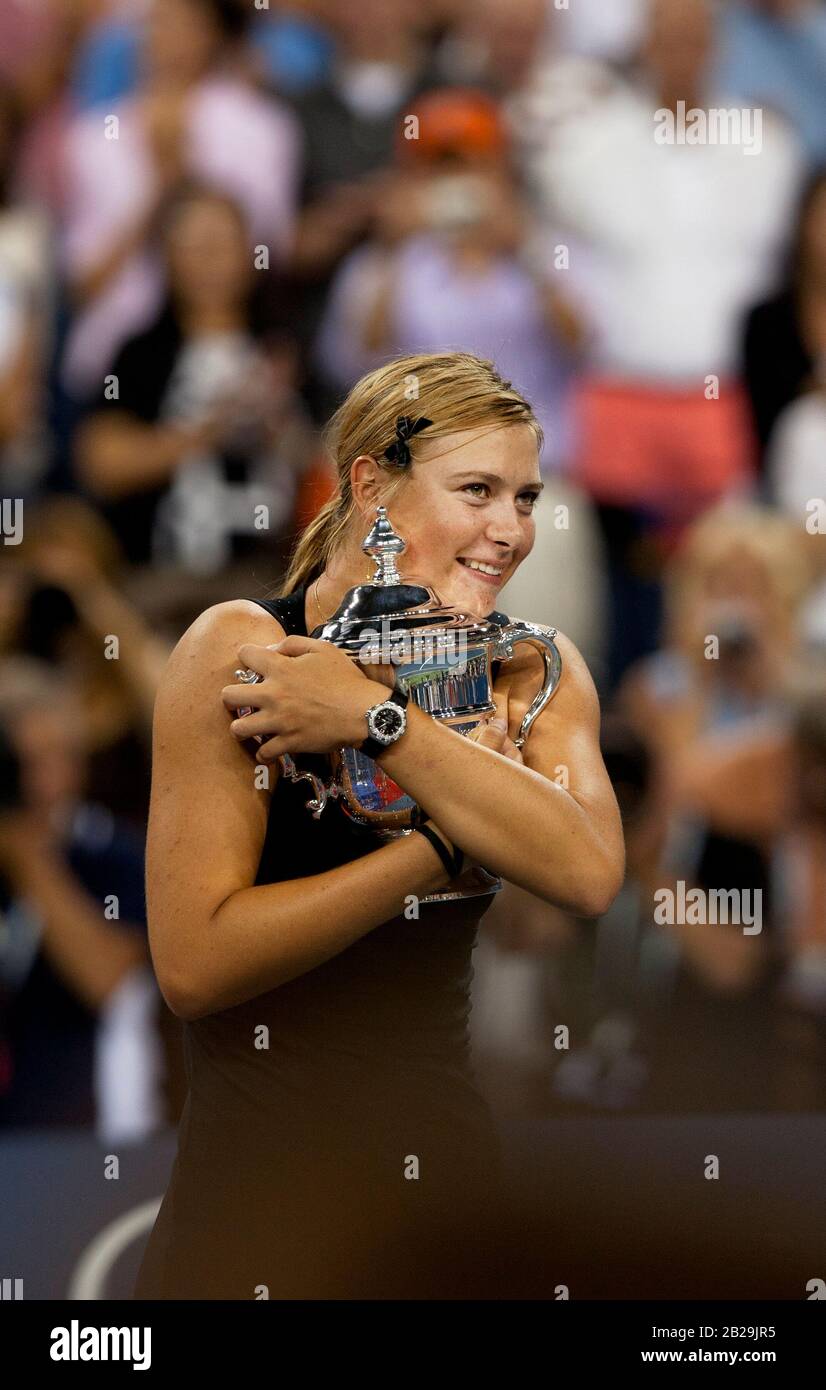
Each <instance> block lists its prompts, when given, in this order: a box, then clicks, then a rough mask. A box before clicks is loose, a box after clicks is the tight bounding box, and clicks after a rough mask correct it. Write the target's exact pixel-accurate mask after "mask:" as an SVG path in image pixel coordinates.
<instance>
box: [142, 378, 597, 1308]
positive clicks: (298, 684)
mask: <svg viewBox="0 0 826 1390" xmlns="http://www.w3.org/2000/svg"><path fill="white" fill-rule="evenodd" d="M414 388H415V389H416V390H417V391H418V396H417V399H416V404H415V410H416V416H417V429H416V432H415V438H412V439H411V440H410V441H409V442H408V441H405V440H404V439H403V437H401V436H400V435H399V430H398V424H397V422H398V420H399V417H400V416H401V415H403V414H408V413H409V410H410V394H411V391H412V390H413V389H414ZM425 420H426V421H427V422H428V423H427V424H426V425H425V424H424V423H423V422H424V421H425ZM328 439H329V444H330V448H331V452H332V454H333V456H334V458H335V460H336V463H337V468H338V477H339V484H338V490H337V492H336V495H335V496H334V497H332V498H331V499H330V501H329V502H328V503H327V504H326V505H325V507H323V508H322V510H321V512H320V513H319V514H318V516H317V517H316V519H315V520H314V521H313V523H312V524H311V525H310V526H309V527H308V528H307V530H306V532H305V533H304V535H303V536H302V538H301V540H300V543H299V545H298V547H297V549H296V552H295V555H294V557H293V560H292V563H291V565H290V568H289V571H288V573H287V576H286V580H285V582H284V585H283V590H282V596H281V598H279V599H276V600H274V601H269V602H266V601H262V602H257V603H256V602H252V601H249V600H246V599H238V600H234V601H231V602H228V603H221V604H216V605H214V606H213V607H212V608H209V609H207V610H206V611H205V612H204V613H202V614H201V616H200V617H199V618H198V619H197V620H196V622H195V623H194V624H193V625H192V626H191V627H190V628H189V629H188V631H187V632H186V633H185V634H184V636H183V637H182V639H181V641H180V642H179V644H178V646H177V647H176V649H175V651H174V652H173V654H172V657H171V659H170V663H169V667H168V669H167V672H166V674H165V676H164V678H163V681H162V683H161V687H160V690H159V693H158V700H157V706H156V715H155V734H154V776H153V792H152V805H151V811H150V822H149V837H148V862H147V875H148V876H147V885H148V892H147V900H148V912H149V926H150V941H151V949H152V953H153V959H154V964H155V968H156V972H157V975H158V981H159V984H160V988H161V990H162V991H163V994H164V997H165V998H166V1000H167V1002H168V1003H169V1005H170V1007H171V1008H172V1010H173V1012H175V1013H176V1014H177V1015H178V1016H179V1017H181V1018H182V1019H184V1020H185V1030H184V1031H185V1046H186V1056H187V1068H188V1076H189V1083H190V1092H189V1096H188V1099H187V1102H186V1106H185V1111H184V1116H183V1122H182V1127H181V1135H180V1144H179V1152H178V1157H177V1160H176V1164H175V1170H174V1173H173V1177H172V1182H171V1185H170V1189H169V1191H168V1192H167V1195H166V1198H165V1200H164V1203H163V1206H162V1208H161V1212H160V1215H159V1218H158V1222H157V1224H156V1226H155V1228H154V1231H153V1233H152V1236H151V1238H150V1242H149V1248H148V1250H147V1253H146V1255H145V1258H144V1262H143V1266H142V1269H141V1273H140V1276H139V1280H138V1286H137V1296H138V1297H142V1298H151V1297H171V1298H174V1297H183V1298H186V1297H189V1298H193V1297H194V1298H199V1297H219V1298H220V1297H230V1298H254V1297H261V1296H262V1286H265V1287H266V1291H267V1292H266V1294H263V1296H267V1295H268V1296H269V1297H288V1298H290V1297H303V1296H306V1297H334V1296H338V1297H354V1296H368V1297H369V1296H374V1297H376V1296H379V1297H384V1296H388V1295H390V1296H393V1295H395V1296H397V1297H398V1296H402V1297H403V1296H405V1295H406V1294H412V1296H416V1294H417V1293H420V1292H421V1290H422V1289H423V1288H425V1289H430V1288H431V1287H432V1285H431V1284H430V1283H429V1282H428V1280H429V1278H430V1276H429V1274H428V1262H429V1261H430V1262H432V1261H435V1260H439V1261H443V1260H444V1258H445V1256H446V1254H447V1253H448V1251H447V1250H446V1249H445V1248H444V1244H443V1243H444V1240H445V1239H446V1233H447V1231H448V1230H449V1229H455V1228H454V1227H453V1222H454V1221H455V1220H456V1219H459V1220H460V1222H461V1220H462V1218H464V1219H465V1221H466V1220H467V1218H468V1216H469V1214H471V1215H472V1214H473V1213H474V1212H478V1211H479V1209H480V1204H481V1203H482V1202H486V1203H487V1204H488V1206H487V1209H486V1214H487V1215H488V1216H490V1215H491V1214H492V1213H494V1212H495V1211H496V1210H497V1205H496V1204H500V1203H501V1200H502V1188H501V1180H500V1178H499V1176H498V1174H499V1155H498V1152H497V1141H496V1136H495V1131H494V1128H493V1125H492V1121H491V1117H490V1114H489V1112H488V1110H487V1107H486V1106H485V1104H484V1103H483V1101H482V1099H481V1097H480V1096H479V1095H478V1094H477V1092H476V1090H475V1087H474V1078H473V1072H472V1069H471V1065H470V1061H469V1057H468V1044H467V1016H468V1012H469V1003H468V992H467V991H468V985H469V981H470V978H471V974H472V972H471V968H470V961H471V952H472V950H473V946H474V943H475V937H476V928H477V924H478V921H479V919H480V918H481V916H482V914H483V912H484V910H485V908H486V906H487V904H488V901H489V900H487V899H485V898H472V899H464V900H456V899H454V900H451V901H448V902H446V903H445V902H443V903H438V904H432V903H431V904H421V905H419V907H418V912H417V913H416V912H415V911H411V903H413V908H414V909H415V907H416V902H414V901H413V899H415V900H416V901H417V900H418V898H419V897H424V896H426V895H427V894H430V893H433V892H435V891H437V890H439V889H442V888H444V887H445V886H446V885H447V884H448V883H449V882H450V879H451V877H452V876H453V871H452V870H451V871H448V869H447V868H446V866H445V863H444V862H443V855H442V852H441V851H440V850H439V849H437V847H436V846H434V844H433V842H432V841H431V840H429V839H428V838H427V837H426V836H425V835H423V834H418V833H414V834H411V835H408V836H404V837H402V838H400V839H397V840H395V841H393V842H391V843H389V844H387V843H382V844H380V843H379V842H378V840H377V839H376V838H375V837H374V835H373V834H372V833H360V832H359V830H358V829H357V828H356V827H355V826H354V824H353V823H352V821H349V820H348V819H347V817H346V815H344V813H343V812H342V811H341V808H340V804H339V803H338V802H337V801H336V802H334V803H333V804H332V805H331V806H330V807H328V809H327V810H326V811H325V813H324V815H323V816H321V817H320V819H319V820H318V821H314V820H313V819H312V818H311V817H310V816H309V815H308V813H307V810H306V806H305V800H306V794H307V787H306V784H305V783H294V782H290V783H287V782H285V780H284V779H283V777H282V778H279V779H278V780H276V778H275V775H274V774H275V768H274V767H272V768H271V769H270V776H269V779H268V780H269V783H270V785H269V787H268V788H267V787H263V786H262V785H261V783H262V777H261V772H262V768H261V767H260V766H259V767H257V768H254V767H253V765H252V760H251V756H250V753H249V752H248V751H247V750H248V749H249V747H250V746H251V747H252V748H255V744H254V743H253V744H251V745H250V742H249V740H250V739H251V737H252V736H253V735H256V734H263V735H270V736H271V737H267V738H266V740H265V741H264V742H262V743H261V745H260V747H259V748H258V750H257V752H256V760H257V761H258V762H259V763H261V762H263V763H264V764H265V765H268V764H271V763H272V762H273V759H275V758H276V757H277V756H278V755H279V754H281V753H284V752H288V751H289V752H290V753H291V754H293V755H296V756H299V755H300V760H303V759H304V758H306V756H307V755H314V754H325V753H328V752H330V751H331V750H333V749H335V748H337V747H339V746H342V745H352V746H354V747H355V746H360V745H361V744H362V741H363V740H364V738H365V737H366V735H367V723H366V719H365V715H366V711H367V710H368V709H370V708H371V707H372V706H374V705H376V704H377V703H380V702H382V701H383V700H385V699H386V698H387V694H388V690H387V686H388V684H390V683H391V682H392V675H390V674H387V672H386V671H384V670H382V671H381V674H382V676H383V677H384V676H386V683H385V682H384V681H383V680H377V679H375V678H374V677H375V672H376V670H377V669H379V668H369V670H367V669H365V668H362V667H361V666H359V665H357V664H354V663H352V662H351V661H350V659H349V658H348V657H347V656H345V655H344V653H343V652H341V651H340V650H339V649H338V648H336V647H335V646H334V645H332V644H331V643H328V642H322V641H319V640H317V639H313V638H310V637H308V636H307V634H308V633H309V632H312V631H313V630H315V629H316V628H317V626H318V624H320V623H322V622H324V621H326V620H327V619H328V618H330V616H331V615H332V614H333V613H334V612H335V611H336V609H337V608H338V606H339V604H340V603H341V600H342V598H343V596H344V595H345V593H346V592H347V590H348V589H350V588H351V587H352V586H354V585H356V584H358V583H362V582H364V580H365V578H366V577H367V575H366V574H365V568H366V562H365V557H364V554H363V552H362V551H361V549H360V545H361V541H362V539H363V537H364V535H365V533H366V531H367V530H368V528H369V525H370V524H371V522H372V520H373V518H374V516H375V507H376V505H377V504H378V503H379V502H383V503H385V504H386V505H387V506H388V507H389V509H390V516H391V518H392V521H393V524H394V525H395V527H396V528H397V529H398V531H399V532H400V533H401V534H402V535H403V536H404V537H405V539H406V541H407V550H406V552H405V555H404V557H403V563H402V569H403V573H404V574H405V575H407V576H413V575H422V576H425V577H426V578H427V581H428V582H429V583H431V585H432V586H433V587H434V589H435V590H436V592H437V593H438V594H439V596H440V597H441V598H442V599H443V601H444V602H446V603H449V604H455V605H458V606H459V607H461V608H463V609H465V610H472V611H474V612H476V613H479V612H482V613H490V612H491V611H494V610H493V605H494V601H495V598H496V594H497V592H498V590H499V588H500V587H501V585H502V584H503V583H504V581H505V580H506V579H507V577H508V576H509V575H510V574H511V573H513V571H514V569H515V568H516V567H517V566H518V565H519V564H521V562H522V560H523V559H524V558H525V556H526V555H527V554H528V552H529V551H530V548H531V546H532V544H533V519H532V515H531V513H532V510H533V505H534V501H535V498H536V496H537V495H538V493H539V490H540V488H541V486H542V484H541V482H540V480H539V470H538V444H539V432H538V427H537V424H536V421H535V418H534V416H533V414H532V412H531V410H530V407H529V406H528V405H527V404H526V402H525V401H524V400H523V399H522V398H521V397H520V396H519V395H518V394H517V393H516V392H515V391H514V390H512V389H511V388H510V385H509V384H508V383H506V382H503V381H502V379H501V378H500V377H499V376H498V375H497V373H496V372H495V371H494V369H493V367H492V365H491V364H490V363H488V362H483V361H481V360H479V359H478V358H475V357H472V356H470V355H468V354H461V353H457V354H451V355H449V356H419V357H406V358H398V359H395V360H394V361H392V362H391V363H389V364H388V365H387V366H385V367H382V368H380V369H379V370H377V371H375V372H372V373H371V374H370V375H369V376H367V377H365V378H363V379H362V380H361V381H360V382H358V383H357V384H356V386H355V387H354V388H353V390H352V392H351V393H350V395H349V396H348V397H347V399H346V400H345V401H344V403H343V405H342V406H341V407H340V408H339V410H338V411H337V412H336V415H335V416H334V418H333V421H332V424H331V428H330V431H329V435H328ZM388 451H389V453H388ZM469 560H472V561H475V562H481V563H483V564H485V565H486V566H487V567H488V569H489V570H495V573H488V572H486V571H482V570H479V569H474V568H472V567H471V566H470V565H469V564H468V563H467V562H468V561H469ZM274 644H281V645H280V646H277V648H276V650H273V649H272V648H273V645H274ZM559 647H560V652H561V654H562V658H563V662H564V675H563V677H562V680H561V682H560V685H559V687H558V689H557V693H556V695H555V697H554V699H553V701H552V702H551V703H550V704H549V705H548V706H547V708H546V709H545V710H544V711H543V713H542V714H541V715H540V716H539V718H538V719H537V720H536V721H535V724H534V727H533V728H532V730H531V734H530V738H529V739H528V741H527V743H526V744H525V747H524V754H523V755H521V754H520V753H519V751H518V750H517V749H516V748H515V746H514V744H513V742H512V741H511V740H512V738H513V735H514V733H515V731H516V728H517V726H518V723H519V721H520V719H521V718H522V716H523V714H524V712H525V710H526V709H527V707H528V705H529V704H530V702H531V700H532V698H533V696H534V695H535V693H536V691H537V689H538V688H539V685H540V682H541V678H542V670H543V663H542V661H541V658H540V657H539V656H538V655H537V654H536V653H535V652H534V649H533V648H527V647H524V648H521V649H518V650H519V651H520V655H519V657H518V659H514V660H513V661H511V662H509V663H506V664H505V665H504V666H502V667H500V669H499V674H498V677H497V680H496V686H495V689H496V702H497V708H498V710H499V712H500V713H501V714H502V716H503V717H504V718H507V719H508V721H509V723H508V729H507V730H506V731H498V730H496V729H495V728H492V727H490V726H489V725H488V726H487V727H486V728H485V729H483V730H482V731H481V732H480V736H479V739H478V744H479V745H480V746H477V745H476V744H475V743H474V742H473V741H471V740H469V739H465V738H459V737H457V736H456V734H455V733H454V732H453V731H452V730H451V729H449V728H447V727H445V726H443V725H439V724H437V723H436V722H435V721H434V720H433V719H431V718H430V716H428V715H427V714H425V713H424V711H422V710H420V709H419V708H418V707H414V706H413V705H412V703H411V704H410V705H408V708H407V717H408V718H407V729H406V730H405V731H404V732H403V733H402V734H401V736H400V737H399V738H398V739H397V741H396V742H395V743H393V744H390V745H388V746H387V747H386V749H384V751H383V752H381V753H380V754H379V755H378V758H377V761H378V762H379V764H380V766H381V767H382V768H383V770H384V771H385V772H386V773H387V775H388V776H389V777H391V778H392V779H394V780H396V781H398V782H399V784H400V785H402V786H403V787H404V788H405V789H406V790H407V791H408V792H409V793H410V795H411V796H413V797H414V798H415V799H416V800H417V801H418V802H420V803H421V804H422V805H424V806H426V807H427V808H428V809H429V810H430V811H431V815H432V817H433V822H435V824H434V823H433V822H431V833H432V835H433V838H434V839H435V840H436V841H437V842H443V843H442V851H444V852H445V853H444V858H445V859H448V856H449V854H450V853H453V851H454V847H455V846H461V848H462V850H463V851H464V853H465V855H466V856H467V858H468V860H470V861H476V862H480V863H483V864H484V865H485V866H486V867H487V868H489V869H490V870H492V871H493V872H495V873H498V874H501V875H502V876H503V877H505V878H508V879H511V880H513V881H514V882H516V883H519V884H521V885H522V886H523V887H525V888H527V889H528V890H529V891H530V892H533V893H536V894H538V895H539V896H541V897H542V898H544V899H546V900H547V901H553V902H556V903H560V904H563V905H564V906H566V907H568V908H569V909H570V910H571V911H573V912H575V913H579V914H584V915H587V916H592V915H595V914H598V913H600V912H602V911H604V910H605V908H606V907H607V905H608V904H609V903H610V901H611V900H612V898H613V897H614V895H615V893H616V892H617V890H618V888H619V884H620V882H621V879H622V873H623V846H622V835H621V829H620V823H619V815H618V811H617V805H616V801H615V798H614V794H613V791H612V789H611V786H610V783H609V780H608V776H607V774H606V771H605V768H604V765H603V762H602V758H601V756H600V752H599V746H598V730H599V708H598V701H597V698H596V693H595V691H594V687H593V684H592V681H591V678H590V676H589V674H588V671H587V669H586V667H585V664H584V662H583V660H582V658H581V657H580V655H579V653H578V652H577V650H576V649H575V647H574V646H573V644H572V643H571V642H569V641H567V640H566V639H565V638H560V639H559ZM239 665H241V666H247V665H250V666H252V667H253V669H255V670H257V671H259V672H260V673H261V675H262V676H263V677H264V679H263V681H262V682H261V683H260V684H259V685H257V686H256V687H255V700H256V705H257V707H258V712H257V713H252V714H249V715H245V716H243V717H236V718H234V719H232V721H231V722H230V720H229V718H228V713H227V711H235V710H237V709H238V708H240V707H242V706H243V705H245V704H248V703H249V698H250V687H249V686H246V685H240V684H238V683H234V682H233V674H234V672H235V670H236V669H237V668H238V666H239ZM222 687H223V689H222ZM222 702H223V706H225V707H226V708H224V707H222ZM523 757H524V762H523ZM563 764H564V765H565V767H566V768H567V770H568V776H567V779H565V778H561V777H560V773H559V769H560V765H563ZM566 780H567V788H563V786H562V785H560V783H561V782H562V781H566ZM411 895H412V898H411ZM440 1242H441V1243H440ZM380 1252H383V1258H382V1259H381V1260H380V1261H379V1260H378V1255H379V1253H380ZM391 1252H392V1253H391ZM430 1267H431V1269H432V1265H431V1266H430Z"/></svg>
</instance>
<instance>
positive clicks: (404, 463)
mask: <svg viewBox="0 0 826 1390" xmlns="http://www.w3.org/2000/svg"><path fill="white" fill-rule="evenodd" d="M432 424H433V421H432V420H426V419H425V418H424V416H421V418H420V419H418V420H417V421H416V423H415V424H414V423H413V419H412V417H411V416H410V415H400V416H399V418H398V420H397V421H396V439H395V442H394V443H393V444H391V445H390V446H389V447H388V448H387V449H385V451H384V457H385V458H386V459H389V460H390V462H391V463H395V465H396V467H397V468H407V467H408V466H409V464H410V445H409V444H408V442H407V441H408V440H409V439H412V438H413V435H414V434H418V433H419V431H420V430H424V429H427V426H428V425H432Z"/></svg>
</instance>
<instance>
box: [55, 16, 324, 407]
mask: <svg viewBox="0 0 826 1390" xmlns="http://www.w3.org/2000/svg"><path fill="white" fill-rule="evenodd" d="M244 23H245V21H244V19H243V16H240V17H239V11H238V9H237V8H236V7H235V6H233V5H230V4H229V3H227V0H162V2H161V0H152V3H151V4H150V7H149V12H148V16H147V20H146V27H145V31H144V35H143V48H142V76H141V81H140V83H139V86H138V89H137V91H136V92H135V93H134V95H132V96H131V97H129V98H128V99H127V100H125V101H123V102H120V103H117V104H116V106H115V108H114V109H113V110H104V109H103V108H97V109H95V110H93V111H91V112H89V113H87V114H84V115H83V116H82V117H79V118H78V119H77V120H76V121H75V122H74V123H73V125H72V127H71V129H70V131H69V135H68V139H67V147H66V159H67V178H68V199H67V214H66V226H65V230H64V236H63V239H62V255H63V263H64V271H65V274H66V276H67V279H68V282H69V288H70V293H71V297H72V300H73V303H74V305H75V309H76V313H75V318H74V321H73V323H72V325H71V327H70V330H69V335H68V340H67V343H66V349H65V354H64V359H63V364H62V378H63V385H64V387H65V388H66V389H67V390H68V392H69V393H70V395H72V396H74V397H75V398H76V399H83V398H85V397H87V396H89V395H90V394H91V393H93V392H94V391H96V390H99V389H100V387H101V385H102V381H103V377H104V375H105V374H106V371H107V369H108V367H109V365H110V363H111V362H112V360H113V357H114V354H115V353H116V352H117V350H118V348H119V347H120V346H121V344H122V343H123V342H124V341H125V339H126V338H127V337H128V336H130V335H131V334H132V333H133V332H135V331H136V330H137V329H138V328H140V327H143V326H145V325H146V324H147V323H148V322H149V321H150V320H151V319H152V318H154V317H155V315H156V314H157V311H158V308H159V305H160V301H161V294H162V277H161V271H160V266H159V262H158V259H157V256H156V253H155V249H154V245H153V235H152V233H153V229H154V227H155V225H156V222H157V217H158V212H159V210H160V208H161V207H162V206H163V204H164V202H165V200H166V198H167V196H168V195H169V193H170V192H171V190H172V189H173V188H174V187H175V185H176V184H177V183H178V182H179V181H180V180H181V179H182V178H184V177H186V176H196V177H198V178H200V179H201V180H204V181H207V182H210V183H212V184H214V185H215V186H216V187H217V188H218V189H220V190H221V191H223V192H224V193H228V194H230V195H231V196H232V197H234V198H235V199H236V200H237V202H238V203H239V204H240V206H241V207H242V208H243V210H244V212H245V213H246V215H247V218H248V221H249V224H250V227H251V235H252V243H251V245H250V260H251V261H252V259H253V255H254V247H255V246H258V245H265V246H266V247H267V248H268V250H269V256H270V262H271V263H272V262H273V261H277V260H278V259H279V258H280V257H281V255H282V254H283V252H284V251H285V249H286V246H287V243H288V239H289V236H290V232H291V228H292V222H293V215H294V209H295V199H296V186H297V176H298V149H299V143H298V132H297V126H296V124H295V121H294V119H293V117H292V115H291V114H290V113H289V112H288V111H287V109H286V108H284V107H282V106H281V105H279V104H278V103H277V102H276V101H274V100H273V99H271V98H269V97H266V96H264V95H263V94H260V93H258V92H256V91H254V90H253V89H252V88H250V87H249V86H247V85H245V84H244V83H243V82H242V81H241V80H239V79H238V78H237V77H236V76H235V75H234V74H233V72H232V69H231V61H230V60H231V59H232V57H233V56H234V55H235V53H236V52H237V48H238V45H239V44H240V42H241V40H242V38H243V27H244Z"/></svg>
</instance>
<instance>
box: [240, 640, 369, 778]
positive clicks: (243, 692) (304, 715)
mask: <svg viewBox="0 0 826 1390" xmlns="http://www.w3.org/2000/svg"><path fill="white" fill-rule="evenodd" d="M238 665H239V667H250V669H251V670H253V671H257V672H259V674H260V675H262V676H263V677H264V679H263V680H262V681H259V682H257V683H256V684H254V685H244V684H237V685H225V686H224V688H223V690H222V691H221V699H222V700H223V702H224V704H225V705H226V707H227V709H230V710H233V711H234V710H237V709H243V708H244V706H245V705H252V706H254V710H253V713H252V714H247V715H244V717H243V718H240V719H234V720H233V722H232V723H231V724H230V732H231V733H232V735H233V736H234V737H235V738H237V739H238V740H239V742H243V741H244V740H245V739H248V738H251V737H252V736H253V734H266V735H270V737H269V738H268V739H267V741H266V742H265V743H262V744H261V746H260V747H259V749H258V751H257V753H256V755H255V756H256V761H257V762H270V761H272V760H273V759H274V758H277V757H279V756H280V755H281V754H282V753H331V752H332V751H333V750H334V749H336V748H341V747H355V748H357V747H358V746H359V745H360V744H361V743H362V742H363V740H364V739H365V738H366V737H367V732H368V730H367V721H366V720H365V717H364V716H365V713H366V712H367V710H368V709H370V707H371V705H376V704H378V703H379V702H380V701H381V700H385V699H386V698H387V688H386V686H384V685H382V684H379V683H377V682H375V681H372V680H370V679H369V678H368V677H367V675H366V674H365V672H364V671H363V669H362V668H361V667H360V666H359V665H358V664H357V663H356V662H354V661H352V660H351V659H350V657H349V656H347V655H346V654H345V653H344V652H343V651H341V650H340V648H339V647H336V646H334V644H333V643H332V642H323V641H321V639H320V638H317V637H300V636H298V635H297V634H293V635H291V636H289V637H284V638H282V640H281V641H280V642H274V643H273V644H272V645H271V646H268V647H259V646H256V645H255V644H254V643H252V642H245V643H244V645H243V646H242V647H239V648H238Z"/></svg>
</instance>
